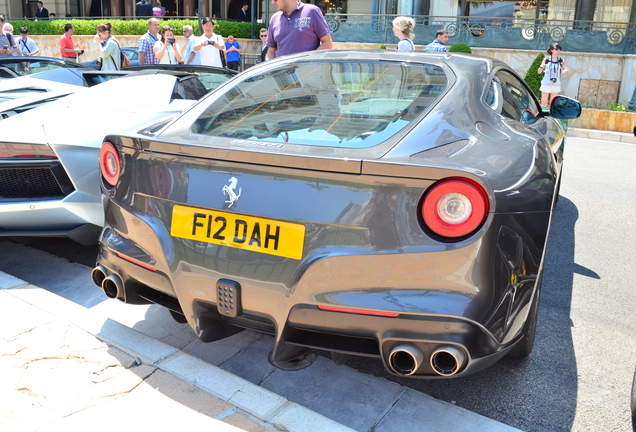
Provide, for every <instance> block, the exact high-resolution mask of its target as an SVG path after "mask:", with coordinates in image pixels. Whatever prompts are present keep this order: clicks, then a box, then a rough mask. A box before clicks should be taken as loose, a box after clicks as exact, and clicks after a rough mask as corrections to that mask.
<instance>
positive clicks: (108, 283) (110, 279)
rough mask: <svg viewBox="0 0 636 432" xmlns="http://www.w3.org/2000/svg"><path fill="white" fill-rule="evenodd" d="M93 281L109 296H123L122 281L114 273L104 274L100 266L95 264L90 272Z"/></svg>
mask: <svg viewBox="0 0 636 432" xmlns="http://www.w3.org/2000/svg"><path fill="white" fill-rule="evenodd" d="M91 279H92V280H93V283H94V284H95V285H97V286H98V287H100V288H101V289H102V290H103V291H104V294H106V296H107V297H109V298H113V299H114V298H123V286H124V285H123V283H122V281H121V278H120V277H119V276H118V275H116V274H115V273H113V274H111V275H110V276H106V271H105V270H104V268H103V267H102V266H97V267H95V268H94V269H93V271H92V272H91Z"/></svg>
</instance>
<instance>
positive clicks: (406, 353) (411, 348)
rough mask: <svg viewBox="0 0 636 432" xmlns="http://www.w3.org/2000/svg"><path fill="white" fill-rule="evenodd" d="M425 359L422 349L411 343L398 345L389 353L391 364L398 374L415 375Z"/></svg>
mask: <svg viewBox="0 0 636 432" xmlns="http://www.w3.org/2000/svg"><path fill="white" fill-rule="evenodd" d="M423 361H424V354H423V353H422V351H421V350H420V349H419V348H418V347H416V346H415V345H411V344H402V345H398V346H396V347H395V348H393V349H392V350H391V353H390V354H389V366H390V367H391V369H393V372H395V373H396V374H398V375H404V376H409V375H413V374H414V373H415V371H416V370H418V369H419V367H420V366H421V365H422V362H423Z"/></svg>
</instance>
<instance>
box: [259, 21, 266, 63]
mask: <svg viewBox="0 0 636 432" xmlns="http://www.w3.org/2000/svg"><path fill="white" fill-rule="evenodd" d="M259 36H260V37H261V43H262V44H263V46H261V61H262V62H264V61H265V56H266V55H267V29H266V28H262V29H261V31H260V34H259Z"/></svg>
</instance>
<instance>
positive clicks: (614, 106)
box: [607, 103, 627, 111]
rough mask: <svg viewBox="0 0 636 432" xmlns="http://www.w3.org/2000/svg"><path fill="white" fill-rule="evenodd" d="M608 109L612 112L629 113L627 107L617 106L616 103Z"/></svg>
mask: <svg viewBox="0 0 636 432" xmlns="http://www.w3.org/2000/svg"><path fill="white" fill-rule="evenodd" d="M607 109H609V110H611V111H627V108H626V107H625V105H616V104H615V103H611V104H609V107H607Z"/></svg>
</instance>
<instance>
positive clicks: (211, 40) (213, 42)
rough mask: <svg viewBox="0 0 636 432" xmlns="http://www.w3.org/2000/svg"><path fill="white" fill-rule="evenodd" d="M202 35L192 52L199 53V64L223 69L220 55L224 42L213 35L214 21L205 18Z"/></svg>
mask: <svg viewBox="0 0 636 432" xmlns="http://www.w3.org/2000/svg"><path fill="white" fill-rule="evenodd" d="M202 26H203V35H202V36H201V37H199V39H198V40H197V42H196V43H195V45H194V50H195V51H199V52H200V53H201V64H202V65H206V66H216V67H220V68H222V67H223V61H222V60H221V55H222V54H223V53H224V48H225V42H224V41H223V37H221V35H218V34H215V33H214V21H212V20H211V19H210V18H208V17H205V18H203V21H202Z"/></svg>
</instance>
